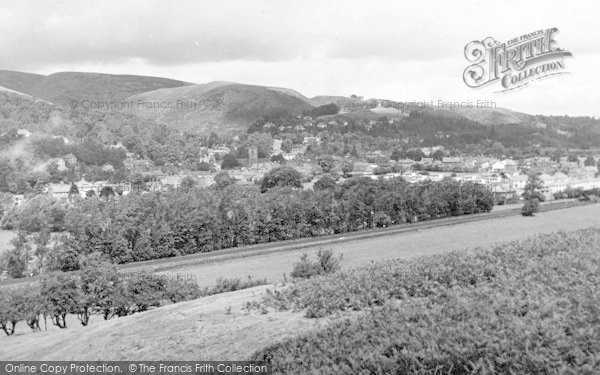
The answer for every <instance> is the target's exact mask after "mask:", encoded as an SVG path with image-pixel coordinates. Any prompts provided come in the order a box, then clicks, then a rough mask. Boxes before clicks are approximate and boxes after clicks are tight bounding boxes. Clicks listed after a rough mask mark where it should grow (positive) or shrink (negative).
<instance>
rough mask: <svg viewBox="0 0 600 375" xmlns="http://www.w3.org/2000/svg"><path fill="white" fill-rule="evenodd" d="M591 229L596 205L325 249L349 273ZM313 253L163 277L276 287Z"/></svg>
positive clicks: (596, 221) (596, 220)
mask: <svg viewBox="0 0 600 375" xmlns="http://www.w3.org/2000/svg"><path fill="white" fill-rule="evenodd" d="M590 226H598V227H600V205H597V204H594V205H587V206H581V207H575V208H569V209H562V210H556V211H549V212H542V213H539V214H536V216H535V217H532V218H526V217H522V216H511V217H507V218H502V219H493V220H481V221H477V222H472V223H465V224H460V225H453V226H448V227H439V228H432V229H426V230H422V231H419V232H410V233H402V234H396V235H390V236H385V237H377V238H368V239H363V240H356V241H352V242H344V243H338V244H331V245H327V248H330V249H332V250H333V251H334V252H335V253H343V254H344V259H343V260H342V267H344V268H348V267H357V266H361V265H365V264H369V263H370V262H371V261H378V260H386V259H388V260H389V259H396V258H402V259H407V258H411V257H415V256H420V255H428V254H440V253H444V252H448V251H451V250H459V249H465V248H469V247H478V246H486V245H491V244H494V243H499V242H506V241H513V240H520V239H525V238H527V237H529V236H532V235H535V234H538V233H551V232H554V231H557V230H577V229H583V228H587V227H590ZM314 251H316V249H308V250H307V249H299V250H293V251H286V252H282V253H271V254H266V255H260V256H252V257H248V258H244V259H234V260H220V261H218V262H215V263H210V264H202V265H194V266H188V267H186V266H182V267H181V268H176V269H171V270H169V271H165V272H164V274H177V273H180V274H185V275H189V276H190V277H192V276H193V277H195V278H196V280H197V281H198V282H199V283H201V284H210V283H211V282H213V281H214V280H215V279H217V278H219V277H241V278H245V277H246V276H248V275H251V276H253V277H254V278H260V279H263V278H266V279H267V281H269V282H271V283H277V282H281V281H282V280H283V274H284V273H285V274H287V275H288V277H289V273H290V271H291V270H292V267H293V265H294V263H295V262H296V261H297V260H298V258H299V257H300V255H301V254H302V253H304V252H309V253H311V252H314Z"/></svg>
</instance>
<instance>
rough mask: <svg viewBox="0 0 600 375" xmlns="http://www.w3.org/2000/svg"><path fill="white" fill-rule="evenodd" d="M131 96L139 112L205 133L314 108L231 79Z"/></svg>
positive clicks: (286, 95) (240, 128)
mask: <svg viewBox="0 0 600 375" xmlns="http://www.w3.org/2000/svg"><path fill="white" fill-rule="evenodd" d="M128 100H131V101H133V102H134V105H133V108H132V111H133V113H135V114H136V115H138V116H141V117H144V118H151V119H155V120H156V121H159V122H163V123H166V124H169V125H170V126H172V127H173V128H174V129H177V130H185V131H191V132H196V133H203V134H207V133H210V132H211V131H216V132H221V133H232V132H235V131H238V132H239V131H245V129H246V128H247V127H248V126H249V125H250V124H252V123H253V122H254V121H256V120H257V119H259V118H261V117H262V118H269V117H288V116H292V115H295V114H301V113H302V112H304V111H306V110H309V109H312V106H311V105H310V104H309V103H307V102H306V101H304V100H302V99H301V98H299V97H297V96H296V95H291V94H289V93H288V92H286V91H281V90H279V89H270V88H267V87H262V86H252V85H243V84H238V83H228V82H211V83H208V84H204V85H192V86H185V87H178V88H172V89H162V90H156V91H150V92H146V93H143V94H140V95H134V96H131V97H129V98H128ZM138 103H142V104H141V105H139V104H138Z"/></svg>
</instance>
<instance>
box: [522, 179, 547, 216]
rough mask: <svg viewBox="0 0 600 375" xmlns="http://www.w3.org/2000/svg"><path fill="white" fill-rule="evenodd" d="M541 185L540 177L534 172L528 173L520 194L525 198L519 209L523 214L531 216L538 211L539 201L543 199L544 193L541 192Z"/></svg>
mask: <svg viewBox="0 0 600 375" xmlns="http://www.w3.org/2000/svg"><path fill="white" fill-rule="evenodd" d="M542 187H543V184H542V181H541V180H540V178H539V177H538V176H537V175H535V174H530V175H529V178H528V179H527V184H526V185H525V188H524V189H523V194H522V195H521V196H522V197H523V199H525V204H524V205H523V208H522V209H521V214H522V215H523V216H533V214H534V213H536V212H538V209H539V202H540V201H543V200H544V195H543V194H542V192H541V189H542Z"/></svg>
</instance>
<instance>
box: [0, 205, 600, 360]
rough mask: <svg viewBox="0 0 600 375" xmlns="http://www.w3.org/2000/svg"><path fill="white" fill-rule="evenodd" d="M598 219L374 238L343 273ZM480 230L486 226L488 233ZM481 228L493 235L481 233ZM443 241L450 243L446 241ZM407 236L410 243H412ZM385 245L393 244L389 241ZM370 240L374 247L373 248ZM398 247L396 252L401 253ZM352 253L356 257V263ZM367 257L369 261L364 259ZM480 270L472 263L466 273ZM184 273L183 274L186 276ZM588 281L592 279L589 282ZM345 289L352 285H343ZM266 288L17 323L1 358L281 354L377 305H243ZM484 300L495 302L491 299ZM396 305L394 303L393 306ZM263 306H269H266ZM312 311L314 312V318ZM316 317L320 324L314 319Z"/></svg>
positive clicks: (559, 217)
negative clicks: (60, 325)
mask: <svg viewBox="0 0 600 375" xmlns="http://www.w3.org/2000/svg"><path fill="white" fill-rule="evenodd" d="M599 213H600V212H598V207H597V206H596V205H593V206H585V207H578V208H574V209H569V210H561V211H553V212H547V213H543V214H540V215H539V216H537V217H535V218H523V219H521V218H519V217H514V218H509V219H502V220H494V221H489V222H485V221H482V222H479V223H473V224H468V225H466V226H467V227H468V228H462V227H460V228H459V227H447V228H436V229H431V230H426V231H423V232H421V233H414V234H409V235H406V236H399V238H394V242H391V243H389V244H388V247H387V248H383V249H382V248H381V247H382V244H381V243H378V242H377V241H379V240H380V239H371V240H370V241H366V242H364V243H361V244H354V243H352V244H351V245H352V246H357V247H359V246H360V247H361V248H362V251H360V250H361V249H360V248H357V249H356V250H355V251H353V252H352V253H348V252H346V251H343V252H344V253H345V264H344V265H343V267H344V269H348V268H349V267H352V266H354V265H358V266H364V265H368V264H370V263H371V262H372V260H373V259H377V257H378V256H379V257H380V260H382V261H384V262H385V263H388V264H391V262H390V261H389V260H390V259H392V258H400V259H407V258H411V257H415V256H418V255H421V254H430V255H431V254H434V255H435V256H434V257H432V258H433V259H438V258H440V257H441V256H442V255H440V254H442V253H445V252H448V251H449V250H452V249H460V248H461V242H458V243H457V242H452V241H453V240H454V239H456V238H459V239H460V238H461V236H465V235H467V234H469V235H472V236H473V238H472V239H471V241H474V242H476V241H480V242H482V243H481V245H482V246H483V245H485V244H489V243H494V242H499V241H501V240H502V238H501V237H503V238H506V239H509V240H512V239H518V240H520V239H523V238H525V237H527V236H528V235H529V234H530V232H535V231H539V232H550V231H553V230H556V229H572V228H574V229H577V228H583V227H588V226H590V225H595V226H597V227H600V219H599V218H600V215H598V214H599ZM521 220H525V221H521ZM482 225H484V226H483V227H482ZM458 229H461V232H460V233H458V232H459V231H458ZM483 229H487V230H488V231H487V232H485V233H483V234H482V233H481V231H482V230H483ZM440 231H441V232H440ZM413 236H414V237H413ZM440 236H445V237H442V238H440ZM407 237H408V238H409V239H410V242H407ZM482 238H483V239H484V240H482ZM485 239H487V240H485ZM381 240H387V241H389V240H390V238H382V239H381ZM463 241H464V239H463ZM369 242H375V243H372V244H371V246H369ZM554 242H556V241H554ZM463 243H464V242H463ZM346 245H348V244H346ZM393 246H395V247H396V248H397V249H396V250H395V251H394V250H393ZM476 252H477V251H475V253H476ZM348 254H351V256H350V259H349V256H348ZM361 254H362V255H364V257H361ZM586 254H587V253H586ZM286 256H289V254H286ZM260 259H262V260H263V262H264V261H266V260H268V259H269V258H268V257H267V258H264V257H260ZM440 259H441V258H440ZM443 259H445V258H443ZM581 259H582V260H583V261H582V263H585V262H586V261H587V260H588V258H581ZM297 260H298V257H296V256H292V257H291V258H290V259H289V260H287V259H286V261H285V262H287V263H282V264H286V265H289V266H286V267H285V268H284V271H283V272H287V273H288V274H289V272H290V271H291V269H292V264H293V263H294V262H295V261H297ZM242 261H243V262H245V263H246V265H248V264H251V262H254V259H253V258H249V259H245V260H242ZM419 261H420V260H419ZM419 261H418V262H419ZM442 263H443V262H442ZM463 263H464V262H463ZM532 263H535V262H532ZM234 264H236V263H234ZM208 266H210V267H213V266H214V267H217V266H218V267H221V268H220V270H221V272H223V273H225V274H227V275H230V276H232V275H236V273H235V272H237V271H236V269H235V268H232V269H228V268H227V267H226V264H225V265H208ZM275 266H277V264H273V263H269V262H266V263H263V264H262V269H269V268H272V267H275ZM558 266H560V264H558ZM257 267H258V266H257ZM454 268H455V267H454V266H452V267H449V269H454ZM474 268H475V267H474V266H473V265H471V266H469V267H466V268H465V267H463V268H462V269H467V270H468V269H474ZM240 269H241V270H242V271H240V272H239V273H238V274H237V275H240V276H242V275H247V274H248V273H253V272H252V270H250V269H243V268H240ZM415 269H417V268H415ZM508 269H509V270H510V269H511V268H508ZM549 269H551V268H549ZM178 272H182V270H179V271H178ZM197 272H200V270H198V271H197ZM274 275H275V277H277V276H278V275H281V274H280V273H278V272H277V273H274ZM242 277H243V276H242ZM200 279H203V278H200ZM589 280H594V279H593V278H590V279H589ZM210 281H211V282H214V278H211V279H210ZM323 285H324V286H326V285H325V284H323ZM344 285H352V284H350V283H344ZM386 288H387V287H385V285H383V286H381V285H380V286H376V287H374V288H369V289H380V290H381V291H382V294H381V295H380V296H379V297H378V299H381V301H382V303H383V304H385V305H386V308H389V309H390V311H394V309H395V306H394V305H393V301H392V300H393V298H392V297H393V296H392V297H390V296H389V293H387V292H386ZM265 289H266V287H264V286H260V287H257V288H252V289H247V290H242V291H237V292H231V293H226V294H222V295H215V296H210V297H205V298H200V299H197V300H194V301H189V302H183V303H179V304H173V305H169V306H164V307H160V308H157V309H155V310H152V311H149V312H146V313H141V314H137V315H133V316H128V317H124V318H119V319H113V320H110V321H103V320H102V319H101V318H99V317H94V318H93V320H92V322H91V324H90V326H89V327H82V326H81V325H80V324H79V322H78V321H77V320H76V319H75V318H74V317H69V328H68V329H66V330H59V329H57V328H55V327H49V328H48V331H47V332H45V331H42V332H37V333H31V332H30V330H29V328H27V326H26V325H25V324H19V325H18V326H17V328H18V329H17V333H16V334H15V336H12V337H4V336H0V358H10V359H11V360H27V359H39V360H42V359H43V360H50V359H55V360H94V359H95V360H109V359H114V360H118V359H131V358H139V359H157V358H160V359H173V360H175V359H182V360H183V359H188V360H189V359H190V358H203V359H244V358H248V357H249V356H251V355H252V353H254V352H259V353H261V354H266V353H275V352H277V350H279V349H277V348H278V347H277V348H275V347H271V348H270V349H267V350H263V349H264V348H266V347H269V346H270V345H272V344H274V343H277V342H286V343H288V344H289V345H295V341H294V338H295V337H298V336H299V335H300V336H302V335H308V336H306V337H312V336H310V335H311V333H314V332H320V331H322V330H323V329H333V331H331V332H337V331H335V330H336V329H339V326H338V325H336V324H338V323H336V322H340V319H343V318H344V317H352V320H350V321H348V322H347V323H343V324H349V325H350V327H354V326H352V324H355V323H353V322H355V321H356V319H357V318H358V319H362V318H368V316H369V315H371V313H370V312H369V311H370V309H371V307H372V306H370V305H373V306H378V305H379V303H373V302H368V299H366V300H365V299H360V298H359V299H357V301H358V302H356V305H355V307H356V308H351V309H348V308H345V309H340V308H338V307H334V308H332V309H329V310H319V309H316V308H314V306H313V307H310V306H309V305H307V304H305V305H298V306H296V307H298V309H297V311H296V310H294V309H292V310H286V311H277V309H274V308H268V313H265V310H264V309H261V308H258V309H257V308H252V309H246V308H245V306H246V304H247V303H248V302H250V301H260V300H262V299H263V298H264V296H265ZM386 293H387V294H386ZM336 295H341V296H343V293H339V292H336ZM386 295H387V297H386ZM465 296H466V297H468V296H467V295H465ZM465 296H459V297H460V298H462V297H465ZM466 297H465V298H466ZM423 298H425V297H423ZM457 298H458V297H457ZM460 298H459V299H460ZM321 300H331V301H336V299H334V298H329V297H327V296H323V298H321ZM360 301H363V302H364V301H367V302H366V304H365V305H361V304H360V303H361V302H360ZM385 301H388V302H387V303H386V302H385ZM390 301H392V302H390ZM482 301H488V302H489V299H488V300H485V299H483V300H482ZM390 303H392V305H389V304H390ZM263 306H265V304H264V303H263ZM365 306H367V307H365ZM483 306H485V304H484V305H483ZM483 306H481V307H483ZM311 309H312V311H314V312H315V313H308V312H309V311H311ZM391 314H396V313H391ZM313 316H314V317H319V318H311V317H313ZM390 316H392V315H384V316H382V317H381V319H382V320H376V321H371V322H365V323H364V324H379V323H381V322H384V321H385V319H389V317H390ZM394 316H395V315H394ZM361 317H362V318H361ZM361 322H362V321H361ZM339 324H342V323H339ZM360 324H363V323H360ZM336 327H337V328H336ZM303 337H304V336H303ZM282 350H283V349H282ZM257 355H260V354H257Z"/></svg>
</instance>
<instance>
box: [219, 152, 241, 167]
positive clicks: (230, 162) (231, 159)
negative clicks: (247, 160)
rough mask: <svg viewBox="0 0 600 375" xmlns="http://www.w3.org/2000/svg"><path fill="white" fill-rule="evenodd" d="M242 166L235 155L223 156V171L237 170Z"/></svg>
mask: <svg viewBox="0 0 600 375" xmlns="http://www.w3.org/2000/svg"><path fill="white" fill-rule="evenodd" d="M239 166H240V163H239V162H238V160H237V159H236V158H235V155H234V154H232V153H228V154H226V155H225V156H223V161H222V162H221V169H235V168H237V167H239Z"/></svg>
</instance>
